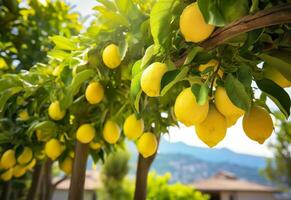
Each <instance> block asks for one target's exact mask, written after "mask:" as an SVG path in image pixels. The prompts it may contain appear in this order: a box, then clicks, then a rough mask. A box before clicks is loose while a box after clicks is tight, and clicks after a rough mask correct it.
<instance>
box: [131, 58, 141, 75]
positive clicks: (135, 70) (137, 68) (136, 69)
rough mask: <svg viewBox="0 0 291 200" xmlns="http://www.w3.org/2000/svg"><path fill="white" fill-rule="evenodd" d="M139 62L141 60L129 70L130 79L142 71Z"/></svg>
mask: <svg viewBox="0 0 291 200" xmlns="http://www.w3.org/2000/svg"><path fill="white" fill-rule="evenodd" d="M141 62H142V60H141V59H140V60H138V61H136V62H135V63H134V65H133V67H132V70H131V76H132V77H135V76H136V75H137V74H138V73H140V72H141V71H142V69H141V67H140V66H141Z"/></svg>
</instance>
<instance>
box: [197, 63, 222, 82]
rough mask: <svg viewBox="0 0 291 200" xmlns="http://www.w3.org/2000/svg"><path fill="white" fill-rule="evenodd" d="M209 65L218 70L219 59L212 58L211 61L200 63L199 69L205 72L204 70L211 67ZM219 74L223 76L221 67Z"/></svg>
mask: <svg viewBox="0 0 291 200" xmlns="http://www.w3.org/2000/svg"><path fill="white" fill-rule="evenodd" d="M209 67H213V68H214V71H216V70H217V67H218V61H217V60H214V59H212V60H210V61H209V62H208V63H206V64H202V65H199V67H198V70H199V71H200V72H203V71H204V70H206V69H207V68H209ZM218 75H219V77H220V78H222V76H223V71H222V70H221V69H219V70H218Z"/></svg>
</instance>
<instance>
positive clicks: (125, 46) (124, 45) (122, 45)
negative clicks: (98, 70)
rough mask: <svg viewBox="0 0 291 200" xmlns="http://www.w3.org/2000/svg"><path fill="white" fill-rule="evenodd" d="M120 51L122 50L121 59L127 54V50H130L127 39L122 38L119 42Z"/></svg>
mask: <svg viewBox="0 0 291 200" xmlns="http://www.w3.org/2000/svg"><path fill="white" fill-rule="evenodd" d="M118 46H119V52H120V56H121V60H123V59H124V57H125V56H126V52H127V50H128V43H127V41H126V40H122V41H121V42H120V43H119V45H118Z"/></svg>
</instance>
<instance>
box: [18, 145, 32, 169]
mask: <svg viewBox="0 0 291 200" xmlns="http://www.w3.org/2000/svg"><path fill="white" fill-rule="evenodd" d="M31 159H32V150H31V149H30V148H29V147H24V149H23V152H22V153H21V154H20V156H18V158H17V162H18V163H19V164H21V165H24V164H27V163H28V162H29V161H31Z"/></svg>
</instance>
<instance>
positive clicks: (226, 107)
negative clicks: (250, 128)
mask: <svg viewBox="0 0 291 200" xmlns="http://www.w3.org/2000/svg"><path fill="white" fill-rule="evenodd" d="M215 106H216V108H217V110H218V111H219V112H220V113H221V114H223V115H224V116H226V117H227V116H233V115H235V116H242V115H243V114H244V113H245V111H244V110H243V109H241V108H239V107H237V106H235V105H234V104H233V103H232V101H231V100H230V99H229V97H228V95H227V93H226V90H225V89H224V88H223V87H218V88H217V89H216V91H215Z"/></svg>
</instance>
